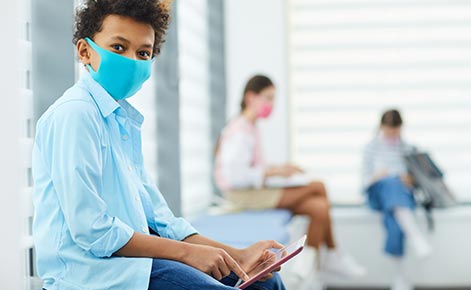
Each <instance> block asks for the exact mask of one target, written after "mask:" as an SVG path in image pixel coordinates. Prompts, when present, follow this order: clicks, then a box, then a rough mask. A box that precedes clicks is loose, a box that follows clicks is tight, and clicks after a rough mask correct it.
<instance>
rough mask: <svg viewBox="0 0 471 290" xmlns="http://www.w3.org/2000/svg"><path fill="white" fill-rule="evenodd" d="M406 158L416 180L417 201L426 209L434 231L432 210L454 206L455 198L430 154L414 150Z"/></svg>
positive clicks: (428, 220)
mask: <svg viewBox="0 0 471 290" xmlns="http://www.w3.org/2000/svg"><path fill="white" fill-rule="evenodd" d="M404 158H405V161H406V164H407V169H408V171H409V173H410V174H411V175H412V178H413V180H414V185H415V197H416V201H417V202H418V203H419V204H421V205H422V206H423V207H424V209H425V212H426V215H427V223H428V228H429V230H433V228H434V221H433V217H432V208H446V207H450V206H453V205H454V204H456V200H455V197H454V196H453V194H452V192H451V191H450V189H449V188H448V186H447V185H446V184H445V182H444V180H443V177H444V174H443V171H442V170H440V168H438V166H437V165H436V163H435V162H434V161H433V160H432V158H431V157H430V155H429V154H428V153H426V152H419V151H417V150H414V151H412V152H411V153H408V154H406V155H405V156H404Z"/></svg>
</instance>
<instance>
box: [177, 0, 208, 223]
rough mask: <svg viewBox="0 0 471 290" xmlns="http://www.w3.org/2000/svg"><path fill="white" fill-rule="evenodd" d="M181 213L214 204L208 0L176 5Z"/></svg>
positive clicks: (189, 0) (192, 212)
mask: <svg viewBox="0 0 471 290" xmlns="http://www.w3.org/2000/svg"><path fill="white" fill-rule="evenodd" d="M177 11H178V17H177V21H178V24H177V27H178V50H179V71H180V80H179V90H180V144H181V148H180V152H181V157H180V160H181V191H182V192H181V195H182V212H183V214H184V215H192V214H194V213H197V212H199V211H201V210H204V209H205V208H206V207H207V206H208V205H209V203H210V201H211V196H212V191H213V189H212V185H211V175H212V173H211V160H212V159H211V158H212V157H211V148H212V144H211V141H210V140H211V139H210V117H211V115H210V91H209V51H208V50H209V49H208V43H209V41H208V37H209V35H208V5H207V1H206V0H180V1H178V2H177Z"/></svg>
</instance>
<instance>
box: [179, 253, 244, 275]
mask: <svg viewBox="0 0 471 290" xmlns="http://www.w3.org/2000/svg"><path fill="white" fill-rule="evenodd" d="M188 246H189V250H188V252H187V254H186V255H185V256H184V258H183V259H182V262H183V263H185V264H187V265H189V266H192V267H193V268H196V269H198V270H200V271H202V272H204V273H206V274H208V275H211V276H213V277H214V278H215V279H217V280H221V279H222V278H224V277H226V276H228V275H229V274H230V273H231V271H232V272H234V273H235V274H236V275H237V276H238V277H240V278H242V279H243V280H247V279H249V277H248V276H247V274H246V273H245V271H244V270H242V267H241V266H240V265H239V264H238V263H237V262H236V261H235V260H234V259H233V258H232V257H231V256H230V255H229V254H228V253H227V252H226V251H224V250H223V249H220V248H215V247H211V246H205V245H197V244H188Z"/></svg>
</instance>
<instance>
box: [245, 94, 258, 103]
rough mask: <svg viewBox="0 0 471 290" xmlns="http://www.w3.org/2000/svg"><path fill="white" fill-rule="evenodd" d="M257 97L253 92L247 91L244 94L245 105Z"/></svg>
mask: <svg viewBox="0 0 471 290" xmlns="http://www.w3.org/2000/svg"><path fill="white" fill-rule="evenodd" d="M256 97H257V94H256V93H255V92H252V91H248V92H247V93H246V94H245V103H246V104H247V105H249V104H252V103H253V101H254V99H255V98H256Z"/></svg>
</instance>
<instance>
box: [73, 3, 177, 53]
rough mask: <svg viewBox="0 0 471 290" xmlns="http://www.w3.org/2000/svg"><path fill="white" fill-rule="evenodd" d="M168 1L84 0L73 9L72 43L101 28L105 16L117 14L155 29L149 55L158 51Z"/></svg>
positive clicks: (166, 20)
mask: <svg viewBox="0 0 471 290" xmlns="http://www.w3.org/2000/svg"><path fill="white" fill-rule="evenodd" d="M170 4H171V1H169V0H86V1H85V3H84V4H83V5H81V6H79V7H78V8H77V11H76V15H75V29H74V36H73V40H72V42H73V43H74V44H77V42H78V41H79V40H80V39H82V38H85V37H89V38H92V39H93V37H94V36H95V34H96V33H97V32H100V31H101V29H102V24H103V20H104V19H105V17H106V16H108V15H120V16H126V17H130V18H132V19H134V20H135V21H137V22H141V23H145V24H149V25H150V26H152V28H153V29H154V32H155V42H154V47H153V54H154V55H157V54H159V53H160V46H161V45H162V43H163V42H164V35H165V31H166V30H167V27H168V24H169V19H170V16H169V11H170Z"/></svg>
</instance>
